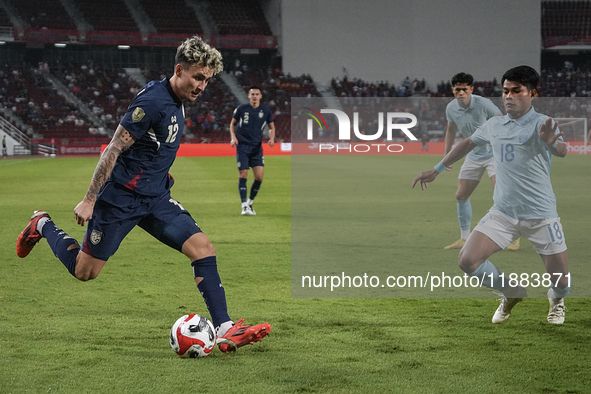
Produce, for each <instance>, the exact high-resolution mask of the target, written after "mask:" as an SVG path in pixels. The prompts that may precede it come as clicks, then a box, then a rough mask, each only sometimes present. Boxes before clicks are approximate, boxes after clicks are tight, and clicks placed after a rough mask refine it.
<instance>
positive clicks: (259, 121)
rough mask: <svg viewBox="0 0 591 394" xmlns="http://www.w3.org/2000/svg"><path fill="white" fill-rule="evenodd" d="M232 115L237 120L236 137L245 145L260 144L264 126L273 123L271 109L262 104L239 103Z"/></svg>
mask: <svg viewBox="0 0 591 394" xmlns="http://www.w3.org/2000/svg"><path fill="white" fill-rule="evenodd" d="M232 117H233V118H234V119H236V121H237V125H236V126H237V128H236V138H237V139H238V142H239V143H240V144H245V145H260V144H261V141H262V139H263V130H264V129H265V126H267V125H269V124H271V123H273V114H272V113H271V109H270V108H269V107H267V106H266V105H262V104H261V105H259V106H258V107H257V108H253V106H252V105H250V104H242V105H239V106H238V107H237V108H236V109H235V110H234V114H233V115H232Z"/></svg>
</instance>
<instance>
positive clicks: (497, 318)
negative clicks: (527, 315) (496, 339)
mask: <svg viewBox="0 0 591 394" xmlns="http://www.w3.org/2000/svg"><path fill="white" fill-rule="evenodd" d="M524 290H525V289H524ZM494 293H495V294H496V295H498V296H499V297H500V298H499V299H498V300H499V301H501V305H499V307H498V308H497V310H496V311H495V314H494V315H493V317H492V322H493V323H495V324H496V323H501V322H504V321H505V320H507V319H508V318H509V316H511V309H513V307H514V306H515V305H517V304H518V303H520V302H521V301H522V300H523V298H507V297H505V294H503V293H501V292H498V291H494Z"/></svg>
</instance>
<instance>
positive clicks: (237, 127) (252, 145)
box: [230, 86, 275, 215]
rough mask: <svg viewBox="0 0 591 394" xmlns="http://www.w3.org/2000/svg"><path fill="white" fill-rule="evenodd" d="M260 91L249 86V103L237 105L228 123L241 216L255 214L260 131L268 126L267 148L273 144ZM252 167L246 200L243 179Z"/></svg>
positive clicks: (267, 110)
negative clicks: (235, 162) (236, 164)
mask: <svg viewBox="0 0 591 394" xmlns="http://www.w3.org/2000/svg"><path fill="white" fill-rule="evenodd" d="M261 97H262V94H261V89H260V88H259V87H258V86H252V87H251V88H250V89H249V91H248V100H249V101H250V103H249V104H242V105H239V106H238V107H237V108H236V109H235V110H234V115H233V116H232V122H231V123H230V135H231V136H232V137H231V140H230V145H232V147H234V146H235V147H236V161H237V162H238V191H239V192H240V200H242V215H256V212H255V211H254V209H253V208H252V204H253V200H254V198H255V197H256V195H257V193H258V192H259V188H260V187H261V183H262V182H263V172H264V171H263V169H264V166H265V159H264V157H263V146H262V140H263V130H264V128H265V126H267V125H268V126H269V146H270V147H273V145H275V123H274V122H273V114H272V113H271V109H270V108H269V107H267V106H266V105H262V104H261ZM251 167H252V173H253V175H254V181H253V182H252V186H251V187H250V196H249V198H248V201H247V200H246V180H247V178H248V169H249V168H251Z"/></svg>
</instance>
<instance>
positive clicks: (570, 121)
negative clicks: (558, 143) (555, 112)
mask: <svg viewBox="0 0 591 394" xmlns="http://www.w3.org/2000/svg"><path fill="white" fill-rule="evenodd" d="M553 119H554V120H555V121H557V122H558V128H559V129H560V131H562V132H563V133H564V134H563V136H562V138H564V141H565V142H568V143H570V144H571V145H575V146H581V145H582V147H581V148H579V149H580V153H584V154H587V149H586V147H587V144H588V143H589V129H588V127H587V118H553Z"/></svg>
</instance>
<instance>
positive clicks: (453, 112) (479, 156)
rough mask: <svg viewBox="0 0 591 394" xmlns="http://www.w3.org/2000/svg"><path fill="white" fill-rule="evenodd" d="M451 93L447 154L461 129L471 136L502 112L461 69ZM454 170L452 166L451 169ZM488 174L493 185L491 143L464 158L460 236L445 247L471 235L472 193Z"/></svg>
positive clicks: (458, 197) (460, 176)
mask: <svg viewBox="0 0 591 394" xmlns="http://www.w3.org/2000/svg"><path fill="white" fill-rule="evenodd" d="M451 85H452V92H453V94H454V96H455V100H453V101H451V102H450V103H449V104H448V105H447V108H446V109H445V116H446V118H447V130H446V132H445V154H446V155H447V154H448V153H449V151H450V150H451V147H452V146H453V143H454V141H455V139H456V133H457V131H458V130H459V131H460V133H462V136H463V137H464V138H468V137H470V136H471V135H472V134H474V132H475V131H476V129H477V128H478V127H480V125H482V124H483V123H484V122H486V121H487V120H489V119H490V118H492V117H493V116H497V115H502V113H501V111H500V110H499V109H498V108H497V106H496V105H494V103H493V102H492V101H490V100H489V99H487V98H484V97H481V96H478V95H476V94H472V93H473V91H474V78H473V77H472V75H470V74H467V73H464V72H461V73H458V74H456V75H454V76H453V77H452V79H451ZM449 169H450V170H451V167H450V168H449ZM485 170H486V172H487V173H488V177H489V178H490V180H491V182H492V184H493V187H494V185H495V165H494V160H493V157H492V150H491V148H490V146H481V147H480V146H479V147H477V148H475V149H474V150H473V151H472V152H470V154H468V156H467V157H466V159H465V160H464V164H462V166H461V167H460V172H459V174H458V190H457V191H456V202H457V209H458V222H459V223H460V238H459V239H458V240H457V241H455V242H454V243H452V244H451V245H448V246H446V247H445V249H461V248H462V246H464V243H465V242H466V240H467V239H468V236H469V235H470V230H471V225H472V204H471V203H470V196H471V195H472V193H473V192H474V190H475V189H476V186H478V184H479V183H480V179H481V178H482V175H483V174H484V171H485Z"/></svg>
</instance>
